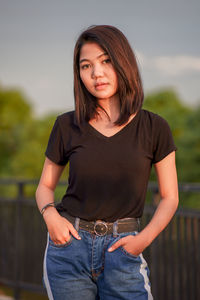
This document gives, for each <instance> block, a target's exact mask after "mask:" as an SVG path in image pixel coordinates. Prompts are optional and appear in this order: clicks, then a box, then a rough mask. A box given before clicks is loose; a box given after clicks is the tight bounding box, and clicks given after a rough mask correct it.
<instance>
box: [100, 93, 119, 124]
mask: <svg viewBox="0 0 200 300" xmlns="http://www.w3.org/2000/svg"><path fill="white" fill-rule="evenodd" d="M97 101H98V103H99V104H100V105H101V107H102V108H103V109H105V111H106V112H107V114H108V116H109V117H110V120H109V119H108V116H107V115H106V114H105V112H104V111H102V109H100V108H98V109H97V111H98V113H99V115H97V118H100V119H102V120H104V121H107V122H108V123H114V122H115V121H116V120H117V119H118V117H119V114H120V102H119V97H118V95H115V96H113V97H111V98H109V99H98V100H97Z"/></svg>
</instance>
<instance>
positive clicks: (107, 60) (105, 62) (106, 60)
mask: <svg viewBox="0 0 200 300" xmlns="http://www.w3.org/2000/svg"><path fill="white" fill-rule="evenodd" d="M110 62H111V60H110V58H107V59H105V60H103V63H104V64H108V63H110Z"/></svg>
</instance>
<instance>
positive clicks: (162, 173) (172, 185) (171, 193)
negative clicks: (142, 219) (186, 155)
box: [111, 151, 179, 255]
mask: <svg viewBox="0 0 200 300" xmlns="http://www.w3.org/2000/svg"><path fill="white" fill-rule="evenodd" d="M154 167H155V171H156V175H157V180H158V185H159V191H160V196H161V201H160V203H159V205H158V207H157V209H156V211H155V213H154V216H153V218H152V219H151V221H150V222H149V224H147V226H146V227H145V228H144V229H143V230H142V231H141V232H140V233H139V234H137V235H136V236H127V237H124V238H122V239H120V240H119V241H117V242H116V243H115V244H114V245H112V250H115V249H116V248H118V247H119V246H123V247H124V248H125V249H126V250H127V251H128V252H130V253H132V254H134V255H139V254H140V253H141V252H142V251H143V250H144V249H145V248H146V247H147V246H149V245H150V244H151V243H152V241H153V240H154V239H155V238H156V237H157V236H158V235H159V233H160V232H161V231H162V230H163V229H164V228H165V227H166V226H167V225H168V223H169V222H170V220H171V219H172V217H173V215H174V213H175V211H176V209H177V206H178V202H179V197H178V181H177V172H176V164H175V151H173V152H171V153H170V154H168V155H167V156H166V157H165V158H163V159H162V160H161V161H159V162H158V163H156V164H155V165H154ZM112 250H111V251H112Z"/></svg>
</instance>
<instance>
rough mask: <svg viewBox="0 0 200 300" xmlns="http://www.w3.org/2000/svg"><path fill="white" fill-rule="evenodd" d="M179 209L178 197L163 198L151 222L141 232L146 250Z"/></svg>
mask: <svg viewBox="0 0 200 300" xmlns="http://www.w3.org/2000/svg"><path fill="white" fill-rule="evenodd" d="M177 207H178V197H175V198H170V199H169V198H163V199H162V200H161V201H160V203H159V205H158V207H157V209H156V211H155V213H154V215H153V217H152V219H151V221H150V222H149V223H148V224H147V226H146V227H145V228H144V229H143V230H142V231H141V232H140V234H139V235H140V238H141V239H144V244H145V248H146V247H147V246H149V245H150V244H151V243H152V241H153V240H154V239H155V238H156V237H157V236H158V235H159V233H160V232H161V231H162V230H163V229H164V228H165V227H166V226H167V225H168V224H169V222H170V220H171V219H172V217H173V216H174V214H175V212H176V209H177Z"/></svg>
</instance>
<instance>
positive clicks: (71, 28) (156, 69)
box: [0, 0, 200, 115]
mask: <svg viewBox="0 0 200 300" xmlns="http://www.w3.org/2000/svg"><path fill="white" fill-rule="evenodd" d="M199 15H200V1H198V0H190V1H188V0H180V1H178V0H167V1H160V0H149V1H147V0H101V1H99V0H98V1H96V0H73V1H72V0H70V1H68V0H55V1H53V0H42V1H41V0H33V1H31V0H18V1H16V0H0V86H2V87H4V88H13V87H14V88H15V87H17V88H19V89H20V90H21V91H23V92H24V93H25V95H26V97H27V98H28V100H29V101H30V103H32V106H33V109H34V111H35V114H36V115H43V114H46V113H48V112H55V111H58V112H64V111H68V110H71V109H74V98H73V48H74V44H75V42H76V39H77V38H78V36H79V35H80V33H81V32H82V31H83V30H84V29H86V28H87V27H88V26H90V25H94V24H96V25H98V24H109V25H114V26H116V27H118V28H119V29H120V30H121V31H122V32H123V33H124V34H125V35H126V37H127V38H128V40H129V42H130V44H131V46H132V48H133V50H134V52H135V53H136V56H137V60H138V64H139V68H140V72H141V76H142V81H143V85H144V91H145V94H146V95H147V94H148V93H150V92H152V91H156V90H159V89H161V88H173V89H175V91H176V92H177V93H178V95H179V97H180V98H181V99H182V100H183V102H184V103H186V104H187V105H190V106H193V107H195V106H196V105H199V104H200V18H199Z"/></svg>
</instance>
